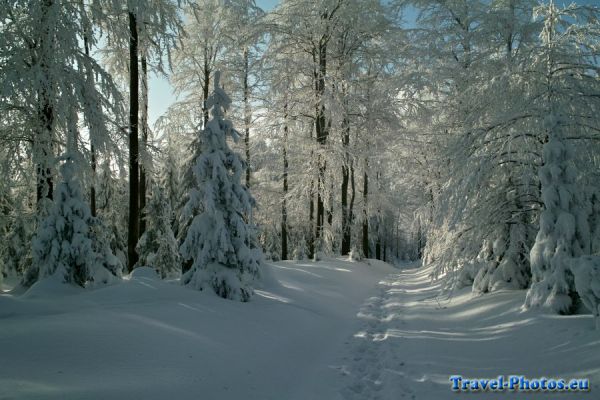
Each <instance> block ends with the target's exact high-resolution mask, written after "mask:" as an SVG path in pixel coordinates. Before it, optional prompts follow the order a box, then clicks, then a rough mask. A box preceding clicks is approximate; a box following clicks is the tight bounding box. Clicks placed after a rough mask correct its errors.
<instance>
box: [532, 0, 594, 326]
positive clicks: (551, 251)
mask: <svg viewBox="0 0 600 400" xmlns="http://www.w3.org/2000/svg"><path fill="white" fill-rule="evenodd" d="M537 13H538V15H540V16H541V18H542V20H543V21H544V28H543V29H542V33H541V39H542V43H541V46H540V47H539V48H538V50H539V52H537V54H536V57H535V59H534V62H533V65H534V66H535V67H537V68H538V71H539V72H540V74H539V75H538V76H540V77H542V79H541V82H540V85H539V87H540V89H542V90H541V92H540V94H539V96H538V99H540V100H539V105H540V108H541V109H543V110H544V111H545V118H544V119H543V124H542V128H543V129H544V134H545V140H544V145H543V153H542V166H541V168H540V169H539V179H540V188H541V198H542V201H543V204H544V207H543V211H542V213H541V215H540V228H539V231H538V233H537V236H536V239H535V244H534V246H533V248H532V249H531V270H532V279H533V283H532V285H531V288H530V290H529V291H528V293H527V298H526V300H525V306H526V307H540V306H541V307H545V308H548V309H550V310H552V311H553V312H556V313H561V314H564V313H572V312H573V311H574V310H575V308H576V306H577V304H578V302H579V297H578V294H577V288H576V287H575V279H574V276H573V271H572V270H571V268H570V266H571V265H572V261H573V258H577V257H580V256H582V255H589V254H590V252H591V240H590V226H589V218H590V215H589V211H590V209H591V206H590V204H589V199H588V198H587V196H586V193H585V191H584V190H583V185H581V184H580V183H579V182H578V181H581V180H582V179H584V178H585V171H586V170H585V169H578V165H577V164H575V163H574V162H573V160H575V156H574V150H573V144H572V139H573V138H574V137H577V138H584V139H585V138H592V137H594V135H597V133H598V132H600V120H599V119H598V114H597V111H598V109H599V108H598V107H599V106H600V102H599V101H598V98H597V93H598V91H599V90H600V82H599V81H598V73H599V72H600V68H598V66H597V63H596V60H597V57H598V56H599V55H600V50H599V49H598V47H597V34H598V32H600V24H599V23H598V16H599V13H598V10H594V9H592V8H587V7H579V6H576V5H570V6H568V7H565V8H564V9H559V8H558V7H556V5H554V3H552V2H551V3H550V4H549V5H545V6H540V7H539V8H538V9H537ZM569 139H571V140H569ZM584 154H585V153H584ZM592 311H594V312H596V310H592Z"/></svg>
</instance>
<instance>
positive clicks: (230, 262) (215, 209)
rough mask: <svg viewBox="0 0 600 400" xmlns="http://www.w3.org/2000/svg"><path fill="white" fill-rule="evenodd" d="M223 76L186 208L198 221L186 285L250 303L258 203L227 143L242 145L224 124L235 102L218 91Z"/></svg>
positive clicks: (190, 236)
mask: <svg viewBox="0 0 600 400" xmlns="http://www.w3.org/2000/svg"><path fill="white" fill-rule="evenodd" d="M219 77H220V74H219V73H218V72H217V73H215V80H214V92H213V93H212V95H211V96H210V97H209V98H208V102H207V105H208V107H209V109H212V118H211V119H210V120H209V121H208V123H207V124H206V127H205V128H204V129H203V130H202V132H201V133H200V137H199V144H200V146H201V150H202V151H201V153H200V155H199V156H198V158H197V159H196V163H195V164H194V165H193V167H192V173H193V176H194V178H195V181H196V182H195V183H196V186H195V187H193V188H192V189H191V191H190V193H189V200H188V202H187V204H186V205H185V209H184V213H185V214H187V215H189V216H191V217H192V218H193V219H192V222H191V225H190V227H189V229H188V232H187V236H186V238H185V241H184V242H183V244H182V245H181V248H180V252H181V254H182V256H183V259H184V261H191V262H192V265H191V268H190V269H189V270H188V271H187V272H186V273H185V274H184V275H183V277H182V280H181V282H182V284H183V285H187V286H191V287H193V288H196V289H199V290H203V289H205V288H208V287H210V288H212V289H213V290H214V291H215V292H216V293H217V294H218V295H219V296H221V297H223V298H229V299H236V300H241V301H247V300H249V298H250V296H251V295H252V293H253V290H252V286H251V282H252V280H253V279H254V278H256V277H257V276H258V274H259V266H260V263H261V258H262V254H261V251H260V250H259V249H258V248H257V246H256V239H255V237H254V236H255V234H254V229H253V227H252V226H251V224H249V223H248V222H247V220H248V219H250V218H251V213H252V208H253V206H254V199H253V198H252V196H251V194H250V192H249V191H248V189H247V188H246V186H245V185H243V184H242V183H241V177H242V175H243V174H244V172H245V169H244V163H243V161H242V159H241V158H240V156H239V155H238V154H236V153H235V152H233V151H232V150H231V149H230V148H229V145H228V144H227V138H228V137H230V138H232V139H233V140H237V139H238V138H239V134H238V132H236V131H235V130H234V129H233V126H232V124H231V122H230V121H229V120H226V119H225V112H226V111H227V109H228V108H229V106H230V104H231V100H230V99H229V97H228V96H227V94H226V93H225V92H224V91H223V89H222V88H221V87H220V86H219Z"/></svg>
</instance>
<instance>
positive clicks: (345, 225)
mask: <svg viewBox="0 0 600 400" xmlns="http://www.w3.org/2000/svg"><path fill="white" fill-rule="evenodd" d="M346 96H347V90H346V85H345V84H342V97H343V102H344V119H343V121H342V146H343V149H344V162H343V164H342V252H341V253H342V255H343V256H345V255H348V254H349V253H350V246H351V238H352V232H351V224H350V211H349V210H348V184H349V181H350V152H349V146H350V118H349V116H348V100H347V98H346Z"/></svg>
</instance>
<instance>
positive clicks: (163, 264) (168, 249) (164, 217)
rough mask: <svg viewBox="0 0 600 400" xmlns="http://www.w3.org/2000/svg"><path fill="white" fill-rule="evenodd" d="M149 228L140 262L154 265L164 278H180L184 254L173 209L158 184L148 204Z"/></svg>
mask: <svg viewBox="0 0 600 400" xmlns="http://www.w3.org/2000/svg"><path fill="white" fill-rule="evenodd" d="M144 213H145V214H146V222H147V229H146V231H145V232H144V234H143V235H142V237H141V238H140V240H139V242H138V244H137V247H136V251H137V252H138V254H139V255H140V259H139V261H138V265H137V266H136V267H138V266H149V267H153V268H154V269H155V270H156V272H157V273H158V275H159V276H160V277H161V278H163V279H169V278H178V277H179V275H180V263H181V260H180V255H179V249H178V245H177V240H175V236H174V235H173V230H172V229H171V220H172V217H173V212H172V211H171V207H170V205H169V202H168V199H167V198H166V197H165V194H164V192H163V190H162V189H161V188H160V187H159V186H158V185H155V186H154V188H153V191H152V197H151V198H150V201H149V202H148V204H147V205H146V207H145V210H144Z"/></svg>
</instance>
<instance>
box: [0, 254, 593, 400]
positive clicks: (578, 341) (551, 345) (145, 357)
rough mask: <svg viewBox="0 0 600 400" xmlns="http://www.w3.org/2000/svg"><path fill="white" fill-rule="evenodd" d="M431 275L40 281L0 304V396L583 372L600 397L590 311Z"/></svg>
mask: <svg viewBox="0 0 600 400" xmlns="http://www.w3.org/2000/svg"><path fill="white" fill-rule="evenodd" d="M430 273H431V270H430V269H404V270H398V269H394V268H392V267H391V266H389V265H388V264H385V263H383V262H379V261H374V260H365V261H364V262H351V261H347V260H346V259H341V258H340V259H330V258H325V259H324V260H323V261H320V262H313V261H306V260H302V261H293V262H292V261H283V262H277V263H271V264H266V265H265V267H264V269H263V271H262V286H260V287H257V288H256V291H255V296H254V297H253V298H252V300H251V301H250V302H247V303H241V302H236V301H230V300H224V299H221V298H219V297H218V296H217V295H215V294H214V293H212V291H202V292H199V291H196V290H192V289H189V288H187V287H184V286H181V285H179V284H177V281H163V280H160V279H159V278H158V277H157V275H156V273H155V272H154V271H153V270H152V269H151V268H138V269H136V270H135V271H134V272H133V273H132V274H131V276H129V277H126V279H124V280H123V281H122V282H121V283H118V284H115V285H112V286H107V287H103V288H97V289H94V290H90V289H85V290H84V289H81V288H74V287H71V285H63V284H60V285H59V284H56V285H52V283H51V281H50V280H48V279H45V280H43V281H41V282H39V283H37V284H36V285H34V287H32V288H31V289H30V291H29V292H28V294H29V295H24V296H20V297H17V296H12V295H9V294H4V295H0V348H1V349H2V362H1V363H0V387H1V388H2V395H3V396H4V397H6V398H19V399H41V398H43V399H78V398H85V399H107V398H110V399H131V398H140V399H148V400H152V399H164V398H173V399H178V400H179V399H199V398H202V399H223V400H227V399H240V398H243V399H261V400H268V399H273V400H275V399H277V400H281V399H286V400H307V399H310V400H320V399H323V400H342V399H343V400H351V399H365V400H370V399H403V398H406V399H411V398H415V399H449V398H463V397H464V396H465V395H464V394H463V395H459V394H454V393H452V392H451V391H450V383H449V380H448V379H449V376H450V375H454V374H464V375H466V376H471V377H491V378H493V377H495V376H496V375H498V374H513V373H519V374H520V373H523V374H526V375H529V376H530V377H538V376H559V375H564V376H566V377H571V376H576V377H589V378H591V385H592V390H591V394H593V393H594V392H596V391H597V390H598V389H600V388H599V387H598V382H600V340H599V339H598V336H597V332H596V331H594V330H593V329H592V328H593V324H592V317H591V316H590V315H577V316H556V315H547V314H542V313H540V312H538V311H537V310H533V311H528V312H522V311H521V305H522V304H523V299H524V296H525V291H499V292H496V293H493V294H489V295H485V296H479V297H473V295H472V294H471V291H470V289H469V288H465V289H463V290H460V291H456V292H454V293H453V297H452V299H451V301H449V300H447V299H445V298H440V297H439V296H440V291H439V286H437V285H436V284H432V283H431V282H430V279H429V274H430ZM65 287H68V288H69V289H71V290H69V291H68V293H67V292H64V293H63V292H60V291H61V290H64V288H65ZM32 291H33V293H34V294H35V295H34V296H33V295H31V293H32ZM516 396H517V397H518V395H516ZM505 397H506V394H501V395H498V396H497V397H494V396H493V395H490V394H486V395H485V398H486V399H493V398H505ZM528 397H531V398H533V399H535V398H537V397H538V395H536V394H530V395H528ZM539 397H544V398H554V397H553V396H552V395H549V394H543V395H540V396H539ZM558 397H561V398H584V399H585V398H588V397H589V395H581V394H580V395H574V396H571V397H569V396H565V395H562V396H558ZM481 398H484V396H481ZM515 398H516V397H515ZM589 398H591V397H589Z"/></svg>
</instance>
